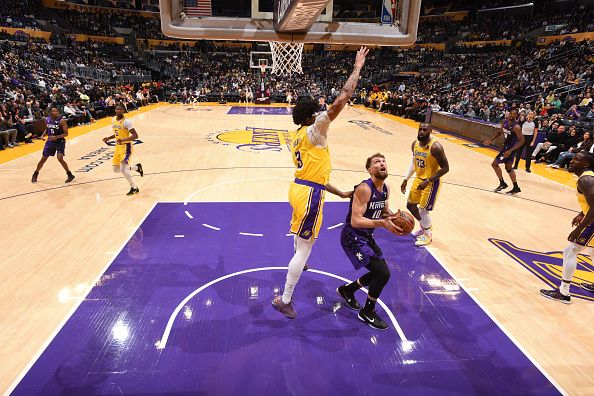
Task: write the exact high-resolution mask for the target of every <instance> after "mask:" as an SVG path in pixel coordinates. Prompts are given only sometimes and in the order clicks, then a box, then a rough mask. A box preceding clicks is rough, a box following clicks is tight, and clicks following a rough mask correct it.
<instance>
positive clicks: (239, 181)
mask: <svg viewBox="0 0 594 396" xmlns="http://www.w3.org/2000/svg"><path fill="white" fill-rule="evenodd" d="M262 180H283V181H286V182H291V181H292V179H283V178H280V177H263V178H258V179H240V180H227V181H225V182H221V183H215V184H209V185H208V186H206V187H203V188H201V189H200V190H198V191H196V192H193V193H192V194H190V195H189V196H188V198H186V199H185V201H184V205H187V204H188V201H190V199H192V198H193V197H194V195H196V194H199V193H201V192H202V191H205V190H208V189H209V188H213V187H218V186H224V185H226V184H235V183H241V182H246V181H262Z"/></svg>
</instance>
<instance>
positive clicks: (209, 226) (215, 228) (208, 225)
mask: <svg viewBox="0 0 594 396" xmlns="http://www.w3.org/2000/svg"><path fill="white" fill-rule="evenodd" d="M202 225H203V226H204V227H206V228H210V229H211V230H217V231H221V229H220V228H219V227H215V226H211V225H210V224H206V223H202Z"/></svg>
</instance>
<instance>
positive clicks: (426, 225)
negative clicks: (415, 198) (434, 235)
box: [419, 208, 432, 236]
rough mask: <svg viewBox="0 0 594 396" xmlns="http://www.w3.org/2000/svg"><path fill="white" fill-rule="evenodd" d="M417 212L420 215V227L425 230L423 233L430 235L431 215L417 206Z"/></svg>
mask: <svg viewBox="0 0 594 396" xmlns="http://www.w3.org/2000/svg"><path fill="white" fill-rule="evenodd" d="M419 214H420V215H421V227H423V230H424V231H425V234H427V235H428V236H431V225H432V224H431V216H429V212H428V211H427V210H425V209H423V208H419Z"/></svg>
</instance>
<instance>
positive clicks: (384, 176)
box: [373, 171, 388, 180]
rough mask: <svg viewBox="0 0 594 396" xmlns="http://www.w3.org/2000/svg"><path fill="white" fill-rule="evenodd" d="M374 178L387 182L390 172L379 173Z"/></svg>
mask: <svg viewBox="0 0 594 396" xmlns="http://www.w3.org/2000/svg"><path fill="white" fill-rule="evenodd" d="M373 176H375V178H376V179H379V180H386V179H387V178H388V172H387V171H377V172H376V173H375V174H374V175H373Z"/></svg>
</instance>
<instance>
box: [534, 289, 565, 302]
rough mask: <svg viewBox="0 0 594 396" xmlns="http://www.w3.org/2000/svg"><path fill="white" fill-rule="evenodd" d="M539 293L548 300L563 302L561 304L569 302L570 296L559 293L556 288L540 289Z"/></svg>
mask: <svg viewBox="0 0 594 396" xmlns="http://www.w3.org/2000/svg"><path fill="white" fill-rule="evenodd" d="M540 294H542V296H543V297H546V298H548V299H550V300H555V301H559V302H560V303H563V304H571V296H566V295H565V294H561V292H560V291H559V290H558V289H555V290H546V289H540Z"/></svg>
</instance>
